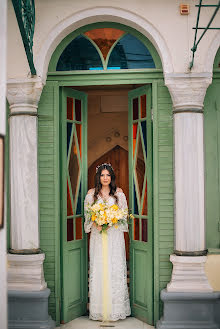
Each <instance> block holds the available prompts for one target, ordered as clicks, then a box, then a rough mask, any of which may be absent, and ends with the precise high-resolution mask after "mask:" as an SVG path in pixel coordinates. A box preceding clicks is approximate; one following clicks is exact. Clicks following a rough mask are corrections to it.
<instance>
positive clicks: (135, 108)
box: [133, 98, 138, 120]
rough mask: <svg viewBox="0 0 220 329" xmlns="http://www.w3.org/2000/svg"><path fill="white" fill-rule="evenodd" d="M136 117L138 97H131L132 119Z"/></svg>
mask: <svg viewBox="0 0 220 329" xmlns="http://www.w3.org/2000/svg"><path fill="white" fill-rule="evenodd" d="M137 119H138V98H134V99H133V120H137Z"/></svg>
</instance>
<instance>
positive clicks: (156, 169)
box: [152, 81, 160, 320]
mask: <svg viewBox="0 0 220 329" xmlns="http://www.w3.org/2000/svg"><path fill="white" fill-rule="evenodd" d="M157 98H158V85H157V82H156V81H154V82H153V83H152V112H153V129H152V130H153V168H152V175H153V214H154V216H153V241H154V243H153V262H154V264H153V268H154V273H153V274H154V320H155V319H159V313H160V308H159V302H160V284H159V283H160V266H159V238H158V237H159V145H158V140H159V129H158V106H157Z"/></svg>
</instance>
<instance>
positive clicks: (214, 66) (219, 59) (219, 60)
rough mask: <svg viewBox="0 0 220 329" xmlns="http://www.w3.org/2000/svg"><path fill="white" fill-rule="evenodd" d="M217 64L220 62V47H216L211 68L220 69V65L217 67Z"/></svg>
mask: <svg viewBox="0 0 220 329" xmlns="http://www.w3.org/2000/svg"><path fill="white" fill-rule="evenodd" d="M219 64H220V47H219V48H218V51H217V53H216V55H215V60H214V64H213V69H218V70H220V67H219Z"/></svg>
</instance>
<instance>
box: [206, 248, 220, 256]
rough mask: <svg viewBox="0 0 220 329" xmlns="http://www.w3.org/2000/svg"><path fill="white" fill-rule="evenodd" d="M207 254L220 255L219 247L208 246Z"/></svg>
mask: <svg viewBox="0 0 220 329" xmlns="http://www.w3.org/2000/svg"><path fill="white" fill-rule="evenodd" d="M208 255H220V249H214V248H209V249H208Z"/></svg>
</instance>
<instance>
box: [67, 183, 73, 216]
mask: <svg viewBox="0 0 220 329" xmlns="http://www.w3.org/2000/svg"><path fill="white" fill-rule="evenodd" d="M71 215H73V207H72V202H71V197H70V190H69V184H68V181H67V216H71Z"/></svg>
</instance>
